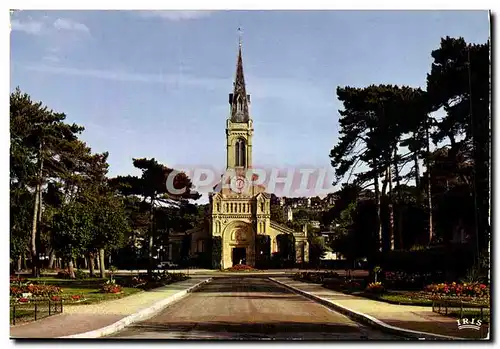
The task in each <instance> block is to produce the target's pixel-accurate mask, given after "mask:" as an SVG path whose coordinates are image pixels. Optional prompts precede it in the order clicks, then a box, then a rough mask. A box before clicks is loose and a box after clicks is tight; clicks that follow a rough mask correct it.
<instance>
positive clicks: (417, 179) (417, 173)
mask: <svg viewBox="0 0 500 349" xmlns="http://www.w3.org/2000/svg"><path fill="white" fill-rule="evenodd" d="M413 162H414V163H415V187H416V188H417V193H418V194H417V201H420V199H421V195H420V164H419V163H418V153H417V152H414V153H413Z"/></svg>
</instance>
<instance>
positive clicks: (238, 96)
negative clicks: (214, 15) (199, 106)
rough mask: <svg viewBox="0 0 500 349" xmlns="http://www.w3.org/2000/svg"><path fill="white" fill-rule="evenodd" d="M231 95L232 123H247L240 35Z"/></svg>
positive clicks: (246, 101) (247, 114)
mask: <svg viewBox="0 0 500 349" xmlns="http://www.w3.org/2000/svg"><path fill="white" fill-rule="evenodd" d="M233 85H234V89H233V93H230V94H229V104H230V105H231V121H232V122H248V119H249V118H250V116H249V113H248V104H249V103H250V95H247V94H246V88H245V77H244V75H243V58H242V55H241V35H240V39H239V49H238V62H237V64H236V78H235V80H234V83H233Z"/></svg>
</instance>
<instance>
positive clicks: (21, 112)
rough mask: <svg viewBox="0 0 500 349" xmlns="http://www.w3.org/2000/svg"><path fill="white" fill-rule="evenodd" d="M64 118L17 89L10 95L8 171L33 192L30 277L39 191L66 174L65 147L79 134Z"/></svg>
mask: <svg viewBox="0 0 500 349" xmlns="http://www.w3.org/2000/svg"><path fill="white" fill-rule="evenodd" d="M65 118H66V116H65V115H64V114H62V113H56V112H54V111H52V110H49V109H48V108H47V107H45V106H43V105H42V103H41V102H38V103H35V102H33V101H32V100H31V98H30V96H29V95H28V94H26V93H22V92H21V90H20V89H19V88H16V90H15V91H14V92H13V93H11V95H10V125H11V127H10V131H11V144H12V145H13V146H12V148H11V160H14V164H13V165H12V168H13V169H14V171H13V173H15V175H16V177H17V178H15V179H14V182H16V183H18V184H20V185H26V186H29V187H33V188H34V191H33V197H34V203H33V214H32V223H31V237H30V252H31V259H32V274H33V276H39V274H40V266H39V264H40V263H39V248H40V229H39V223H40V222H41V219H42V217H41V207H42V188H43V186H44V184H45V183H46V182H47V180H48V179H49V178H54V177H58V176H60V175H62V174H63V173H64V172H65V171H66V168H65V161H66V160H69V159H71V158H72V155H73V154H72V153H71V147H68V143H71V142H73V141H75V140H76V139H77V135H78V134H79V133H80V132H81V131H82V130H83V128H82V127H80V126H78V125H76V124H72V125H69V124H66V123H64V120H65ZM68 148H69V149H68ZM11 181H12V178H11Z"/></svg>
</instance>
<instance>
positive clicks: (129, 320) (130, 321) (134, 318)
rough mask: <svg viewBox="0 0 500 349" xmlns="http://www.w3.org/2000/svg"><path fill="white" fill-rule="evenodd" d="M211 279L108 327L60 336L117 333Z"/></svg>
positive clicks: (76, 336) (88, 336) (87, 336)
mask: <svg viewBox="0 0 500 349" xmlns="http://www.w3.org/2000/svg"><path fill="white" fill-rule="evenodd" d="M210 281H212V278H208V279H206V280H203V281H201V282H199V283H197V284H195V285H193V286H191V287H189V288H188V289H186V290H183V291H179V292H177V293H175V294H173V295H171V296H170V297H167V298H165V299H162V300H161V301H158V302H156V303H154V304H153V305H151V306H149V307H147V308H145V309H142V310H139V311H138V312H136V313H133V314H131V315H128V316H126V317H124V318H123V319H121V320H118V321H117V322H115V323H113V324H111V325H108V326H106V327H103V328H99V329H97V330H93V331H89V332H84V333H78V334H73V335H69V336H64V337H59V338H62V339H77V338H78V339H81V338H99V337H104V336H108V335H110V334H113V333H116V332H118V331H121V330H122V329H124V328H125V327H127V326H129V325H131V324H133V323H135V322H138V321H143V320H147V319H149V318H151V317H153V316H154V315H156V314H157V313H158V312H160V311H162V310H163V309H164V308H166V307H167V306H168V305H170V304H172V303H174V302H176V301H178V300H179V299H181V298H182V297H184V296H185V295H187V294H188V293H191V292H193V291H194V290H196V289H198V288H200V287H201V286H203V285H204V284H206V283H209V282H210Z"/></svg>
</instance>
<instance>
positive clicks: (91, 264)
mask: <svg viewBox="0 0 500 349" xmlns="http://www.w3.org/2000/svg"><path fill="white" fill-rule="evenodd" d="M88 259H89V275H90V277H94V254H93V253H92V251H88Z"/></svg>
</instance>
